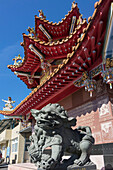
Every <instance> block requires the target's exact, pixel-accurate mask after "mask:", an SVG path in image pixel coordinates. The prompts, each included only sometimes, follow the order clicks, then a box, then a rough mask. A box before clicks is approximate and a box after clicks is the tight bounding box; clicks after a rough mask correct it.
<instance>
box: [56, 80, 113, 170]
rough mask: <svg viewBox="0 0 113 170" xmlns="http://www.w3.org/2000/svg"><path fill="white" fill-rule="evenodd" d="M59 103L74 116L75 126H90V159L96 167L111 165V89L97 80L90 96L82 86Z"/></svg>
mask: <svg viewBox="0 0 113 170" xmlns="http://www.w3.org/2000/svg"><path fill="white" fill-rule="evenodd" d="M59 104H61V105H62V106H64V108H65V109H66V110H67V111H68V116H70V117H71V116H72V117H76V119H77V125H76V126H90V127H91V130H92V134H93V136H94V138H95V145H94V146H93V147H92V151H91V160H92V161H93V162H94V163H95V164H96V165H97V169H99V170H100V169H102V168H103V167H109V166H110V167H113V89H110V88H109V85H105V84H103V82H102V80H99V81H97V89H96V91H95V92H93V96H92V97H90V96H89V93H88V92H85V90H84V88H82V89H80V90H78V91H77V92H75V93H73V94H71V95H70V96H68V97H67V98H65V99H63V100H62V101H60V102H59ZM75 128H76V127H75ZM97 158H98V159H97Z"/></svg>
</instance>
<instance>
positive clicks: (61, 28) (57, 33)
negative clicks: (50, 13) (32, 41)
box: [35, 2, 81, 42]
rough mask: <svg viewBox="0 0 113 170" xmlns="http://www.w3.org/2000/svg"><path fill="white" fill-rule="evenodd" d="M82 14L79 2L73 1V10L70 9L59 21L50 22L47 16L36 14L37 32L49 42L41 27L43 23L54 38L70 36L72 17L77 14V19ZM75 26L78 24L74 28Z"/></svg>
mask: <svg viewBox="0 0 113 170" xmlns="http://www.w3.org/2000/svg"><path fill="white" fill-rule="evenodd" d="M80 15H81V14H80V12H79V9H78V6H77V3H76V4H75V3H74V2H73V3H72V8H71V11H69V12H68V14H67V15H65V18H63V19H62V21H59V22H58V23H56V22H55V23H53V22H49V21H48V20H46V19H45V18H41V17H38V16H35V32H36V34H37V35H38V38H39V39H40V40H43V41H46V42H47V41H48V39H47V37H46V36H45V35H44V34H43V33H42V31H41V30H40V28H39V25H43V26H44V28H45V29H46V30H47V32H48V33H49V34H50V36H51V37H52V39H53V40H55V39H61V38H65V37H66V36H69V29H70V25H71V21H72V17H73V16H76V21H77V19H78V18H79V16H80ZM76 23H77V22H76ZM75 27H76V24H75V26H74V28H75Z"/></svg>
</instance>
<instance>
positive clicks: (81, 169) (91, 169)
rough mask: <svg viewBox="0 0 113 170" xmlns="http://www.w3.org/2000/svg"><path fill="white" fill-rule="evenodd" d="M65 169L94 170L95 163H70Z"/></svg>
mask: <svg viewBox="0 0 113 170" xmlns="http://www.w3.org/2000/svg"><path fill="white" fill-rule="evenodd" d="M67 170H96V165H86V166H77V165H71V166H68V168H67Z"/></svg>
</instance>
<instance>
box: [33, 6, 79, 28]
mask: <svg viewBox="0 0 113 170" xmlns="http://www.w3.org/2000/svg"><path fill="white" fill-rule="evenodd" d="M75 8H76V9H77V11H78V12H79V8H78V5H77V3H76V5H75V7H74V8H72V9H71V10H70V11H68V14H66V15H65V17H64V18H62V21H59V22H58V23H56V22H55V23H53V22H52V21H51V22H50V21H48V20H46V19H45V18H40V17H38V16H37V15H35V19H39V20H41V21H43V22H46V23H48V24H49V25H53V26H58V25H60V24H62V23H63V22H64V21H65V20H66V18H67V17H68V16H69V14H70V13H71V12H72V11H73V10H74V9H75Z"/></svg>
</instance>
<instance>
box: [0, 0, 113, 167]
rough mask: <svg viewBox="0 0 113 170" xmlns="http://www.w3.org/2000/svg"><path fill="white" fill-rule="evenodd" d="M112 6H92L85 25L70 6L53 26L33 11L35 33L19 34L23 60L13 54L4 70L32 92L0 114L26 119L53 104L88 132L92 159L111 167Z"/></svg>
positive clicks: (105, 2) (105, 0)
mask: <svg viewBox="0 0 113 170" xmlns="http://www.w3.org/2000/svg"><path fill="white" fill-rule="evenodd" d="M112 2H113V1H112V0H99V2H96V3H95V5H94V8H95V10H94V13H93V15H92V16H90V17H89V18H88V22H87V20H86V19H83V18H82V14H81V13H80V12H79V8H78V6H77V4H76V3H75V2H73V3H72V7H71V10H70V11H69V12H68V14H67V15H65V18H63V19H62V21H60V22H58V23H53V22H49V21H48V20H47V19H46V16H45V15H44V14H43V12H42V10H39V16H35V28H30V27H28V29H27V31H28V35H26V34H25V33H23V42H22V43H21V46H22V47H23V48H24V55H25V56H24V58H22V57H21V56H20V55H18V56H16V57H15V58H14V59H13V60H14V64H13V65H8V68H9V69H10V70H11V71H12V72H14V74H15V75H16V76H17V77H18V78H20V80H21V81H23V82H24V83H25V84H26V86H27V87H28V88H29V89H31V90H32V92H31V93H30V94H29V95H28V96H27V97H26V98H25V99H24V100H23V101H22V102H21V103H20V104H19V105H18V106H16V107H15V108H14V109H13V110H11V111H0V113H1V114H3V115H7V116H24V117H25V119H31V118H32V116H31V113H30V110H31V109H41V108H42V107H43V106H45V105H46V104H48V103H59V104H61V105H63V106H64V108H65V109H67V111H68V114H69V116H74V117H76V118H77V126H79V125H82V126H86V125H88V126H90V127H91V129H92V132H93V135H94V137H95V146H94V149H93V150H92V159H93V160H95V157H96V156H98V158H99V159H98V160H100V162H101V164H102V163H103V162H105V164H109V163H110V164H111V165H112V166H113V160H112V158H113V89H112V83H113V52H112V50H113V49H112V43H113V42H112V41H113V3H112ZM108 144H109V145H108ZM98 160H97V161H98ZM111 160H112V161H111ZM93 162H94V161H93ZM96 163H97V162H96ZM97 164H98V163H97ZM103 166H104V165H103Z"/></svg>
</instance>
